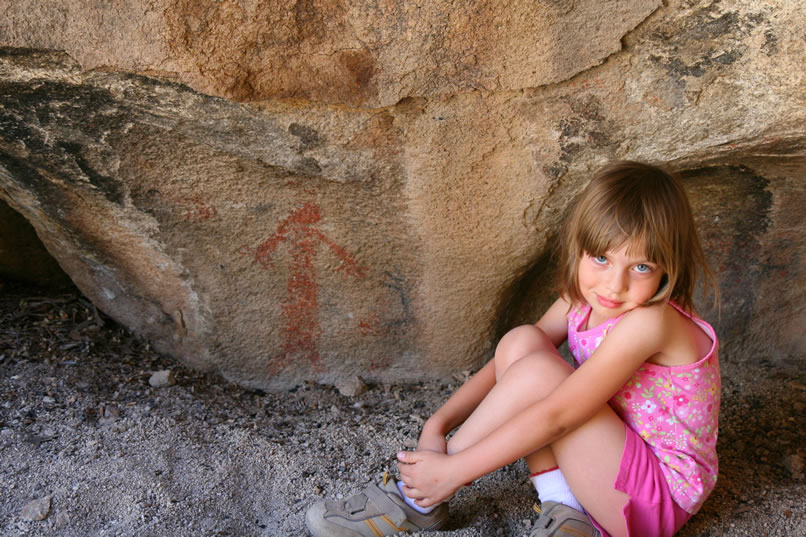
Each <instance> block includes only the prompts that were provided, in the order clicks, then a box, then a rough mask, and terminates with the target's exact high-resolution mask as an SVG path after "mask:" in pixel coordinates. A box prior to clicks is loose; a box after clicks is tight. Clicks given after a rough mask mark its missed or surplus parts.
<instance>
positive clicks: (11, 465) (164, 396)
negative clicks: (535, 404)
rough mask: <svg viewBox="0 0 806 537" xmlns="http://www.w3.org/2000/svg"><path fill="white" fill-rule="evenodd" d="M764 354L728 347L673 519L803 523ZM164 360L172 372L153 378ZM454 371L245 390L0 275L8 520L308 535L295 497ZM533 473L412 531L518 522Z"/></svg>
mask: <svg viewBox="0 0 806 537" xmlns="http://www.w3.org/2000/svg"><path fill="white" fill-rule="evenodd" d="M773 358H774V357H762V358H760V359H758V360H757V361H755V362H753V363H732V362H731V360H730V357H729V356H723V376H724V381H723V384H724V395H723V401H724V402H723V407H722V416H721V431H720V437H719V454H720V462H721V468H720V477H719V483H718V484H717V488H716V490H715V492H714V493H713V495H712V497H711V498H710V499H709V500H708V502H707V503H706V504H705V506H704V508H703V510H702V512H701V513H700V514H698V515H697V516H696V517H694V518H693V519H692V520H691V521H690V522H689V523H688V524H687V525H686V527H685V528H684V529H683V531H682V532H681V534H680V535H681V536H683V537H695V536H696V537H706V536H708V537H723V536H725V537H727V536H739V535H749V536H768V537H772V536H786V537H791V536H795V537H804V536H806V501H804V500H805V499H806V494H805V493H806V481H804V472H805V470H804V459H805V458H806V445H804V435H803V431H804V425H806V412H804V409H806V375H805V374H804V372H803V368H802V366H803V359H802V358H799V360H790V361H787V360H784V359H773ZM167 370H170V371H171V372H172V375H173V377H174V379H175V384H173V385H169V386H164V387H154V386H151V385H150V383H149V381H150V380H151V379H152V374H153V373H154V372H156V371H167ZM460 380H461V379H449V380H446V381H445V382H430V383H421V384H416V385H371V386H370V387H369V391H367V392H366V393H364V394H363V395H359V396H355V397H347V396H344V395H342V394H340V393H339V391H338V390H336V389H335V388H334V387H332V386H323V385H316V384H305V385H302V386H299V387H297V388H296V389H293V390H291V391H290V392H288V393H281V394H266V393H261V392H254V391H249V390H245V389H243V388H240V387H238V386H236V385H233V384H230V383H228V382H226V381H225V380H222V379H221V378H219V377H217V376H215V375H203V374H199V373H197V372H194V371H190V370H188V369H186V368H184V367H182V366H180V365H178V364H176V363H175V362H173V361H171V360H170V359H167V358H164V357H161V356H159V355H158V354H156V353H155V352H153V351H152V350H150V349H149V347H148V345H147V344H145V343H143V342H141V341H139V340H137V339H136V338H135V337H133V336H132V335H130V334H129V333H128V332H127V331H126V330H124V329H122V328H121V327H120V326H118V325H116V324H115V323H113V322H112V321H110V320H109V319H108V318H107V317H105V316H104V315H102V314H100V313H98V312H97V311H96V310H95V308H94V307H93V306H92V305H91V304H90V303H89V302H88V301H87V300H86V299H84V298H82V297H81V296H79V295H77V294H52V293H51V294H47V293H43V292H42V291H40V290H36V289H31V288H20V287H14V286H11V285H8V284H6V285H5V287H4V288H3V289H0V482H2V484H3V485H2V486H0V535H3V536H7V537H12V536H23V535H25V536H29V535H30V536H39V535H41V536H47V537H57V536H82V537H83V536H103V535H109V536H165V535H171V536H185V535H187V536H194V537H198V536H272V535H294V536H297V535H307V533H306V531H305V527H304V522H303V520H304V513H305V509H306V508H307V507H308V506H309V505H310V504H311V503H312V502H313V501H315V500H317V499H319V498H322V497H338V496H344V495H348V494H350V493H352V492H354V491H356V490H358V489H359V488H360V487H361V485H362V484H363V483H366V482H367V481H369V480H373V479H376V478H378V477H380V475H381V474H382V472H383V470H384V469H385V468H392V467H393V466H392V458H391V457H392V456H393V455H394V453H396V452H397V450H399V449H400V448H405V447H413V446H414V445H415V443H416V438H417V436H418V434H419V427H420V426H421V424H422V423H423V421H424V419H425V418H426V417H427V416H428V415H429V413H430V412H432V411H434V410H435V409H436V408H437V407H438V406H439V405H440V404H441V402H442V401H444V399H445V398H447V397H448V396H449V395H450V393H451V392H452V391H453V390H454V389H455V388H456V387H457V386H458V384H459V382H460ZM526 473H527V472H526V468H525V466H524V465H523V464H522V463H516V464H513V465H511V466H509V467H507V468H504V469H503V470H500V471H498V472H496V473H494V474H492V475H490V476H487V477H485V478H483V479H480V480H479V481H477V482H476V483H475V484H474V485H473V486H472V487H470V488H465V489H463V490H462V491H460V492H459V493H458V495H457V496H456V498H454V500H453V501H452V503H451V513H452V514H451V523H450V528H449V529H448V530H447V531H444V532H429V533H424V534H422V535H428V536H433V537H436V536H443V537H449V536H454V537H459V536H462V537H469V536H495V535H506V536H521V535H527V534H528V533H529V528H530V525H531V520H532V519H533V513H532V511H531V506H532V504H533V503H534V501H535V499H536V497H535V493H534V491H533V489H532V487H531V485H530V484H529V483H528V481H527V477H526ZM642 537H643V536H642Z"/></svg>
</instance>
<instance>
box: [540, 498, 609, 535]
mask: <svg viewBox="0 0 806 537" xmlns="http://www.w3.org/2000/svg"><path fill="white" fill-rule="evenodd" d="M535 508H536V509H537V506H535ZM539 512H540V516H539V517H538V519H537V520H536V521H535V523H534V524H533V526H534V529H533V530H532V533H530V534H529V537H602V534H601V533H600V532H599V530H597V529H596V528H594V527H593V524H592V523H591V521H590V519H589V518H588V515H586V514H585V513H583V512H581V511H577V510H576V509H574V508H572V507H568V506H567V505H563V504H561V503H557V502H543V505H542V508H541V509H540V511H539Z"/></svg>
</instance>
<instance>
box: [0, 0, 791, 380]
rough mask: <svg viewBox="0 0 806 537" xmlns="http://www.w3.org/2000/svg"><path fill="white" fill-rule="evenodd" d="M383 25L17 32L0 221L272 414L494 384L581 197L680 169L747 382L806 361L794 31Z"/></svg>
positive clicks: (549, 17) (726, 10) (42, 20)
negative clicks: (617, 182) (630, 174)
mask: <svg viewBox="0 0 806 537" xmlns="http://www.w3.org/2000/svg"><path fill="white" fill-rule="evenodd" d="M29 4H30V5H29ZM610 4H612V5H610ZM362 6H363V7H362V8H361V9H358V8H356V7H355V6H354V5H348V4H347V3H342V2H336V3H333V2H318V1H310V2H297V3H296V4H295V7H294V9H293V10H290V11H289V10H287V9H285V8H281V7H279V5H276V3H275V2H257V3H245V2H234V1H232V2H227V1H225V2H216V3H212V2H210V3H201V4H200V3H198V2H196V3H191V2H182V1H175V2H165V1H163V2H160V1H152V2H144V1H141V2H131V3H127V6H126V7H125V8H123V7H116V8H114V9H113V8H111V7H107V6H106V4H104V3H100V2H91V1H84V2H67V3H64V4H63V7H61V8H59V9H56V8H51V7H41V6H38V5H36V4H35V3H31V2H18V3H15V4H14V5H13V6H9V7H8V8H7V9H6V11H7V14H8V16H6V17H5V18H4V20H3V21H0V45H3V46H6V48H4V49H2V50H0V198H2V199H3V200H5V201H6V202H7V203H8V204H9V205H10V206H11V207H12V208H14V209H15V210H16V211H18V212H19V213H20V214H22V215H23V216H24V217H25V218H26V219H27V220H28V222H30V223H31V225H33V227H34V228H35V229H36V232H37V234H38V236H39V237H40V238H41V239H42V242H43V243H44V244H45V246H46V247H47V249H48V251H49V252H50V253H51V254H52V255H53V257H54V258H55V259H56V260H57V261H58V262H59V264H60V265H61V266H62V268H63V269H64V270H65V272H67V273H68V274H69V275H70V277H71V278H72V279H73V281H74V282H75V283H76V285H78V287H79V288H80V289H81V290H82V291H83V292H84V293H85V294H86V295H87V296H88V297H89V298H90V299H91V300H92V301H93V302H94V303H95V304H96V305H98V307H99V308H101V309H102V310H103V311H105V312H106V313H108V314H109V315H111V316H112V317H114V318H116V319H117V320H119V321H120V322H122V323H124V324H125V325H127V326H129V327H130V328H131V329H132V330H134V331H135V332H137V333H138V334H140V335H142V336H143V337H146V338H148V339H149V340H150V341H152V342H153V343H154V345H155V346H156V347H157V348H158V349H160V350H162V351H163V352H166V353H168V354H170V355H172V356H174V357H176V358H178V359H180V360H182V361H183V362H185V363H187V364H189V365H192V366H194V367H197V368H200V369H207V370H217V371H220V372H221V373H222V374H224V375H225V376H227V377H228V378H231V379H233V380H236V381H238V382H240V383H242V384H246V385H251V386H255V387H260V388H264V389H277V388H283V387H287V386H290V385H293V384H295V383H298V382H300V381H301V380H303V379H315V380H319V381H325V382H335V381H336V380H338V379H340V378H348V377H353V376H358V375H360V376H361V377H362V378H364V379H366V380H367V381H370V382H371V381H388V380H401V379H417V378H424V377H434V376H439V375H445V374H447V373H449V372H455V371H457V370H458V371H461V370H467V369H472V368H474V367H476V366H478V365H480V364H481V363H482V361H483V360H484V359H486V358H487V357H489V353H490V351H491V350H492V349H493V348H494V345H495V342H496V340H497V338H498V337H499V336H500V335H501V334H502V333H503V332H504V331H505V330H506V329H508V328H509V327H510V326H512V325H513V324H517V323H519V322H525V321H529V320H531V321H533V320H534V319H535V318H536V316H538V315H539V312H540V310H541V309H542V308H543V307H545V305H546V304H547V303H548V301H549V300H550V296H551V283H550V272H551V261H550V252H551V249H552V246H553V244H554V242H555V241H556V240H558V237H561V236H562V229H561V227H560V221H561V216H562V213H563V211H564V210H565V208H566V207H567V206H568V204H569V202H570V200H571V199H572V198H573V196H574V194H575V193H576V192H578V191H579V190H580V189H581V188H582V186H584V184H585V181H586V180H587V177H588V176H589V174H590V172H591V171H592V170H594V169H596V168H597V167H599V166H600V165H601V164H602V163H604V162H606V161H607V160H609V159H613V158H631V159H640V160H651V161H662V162H668V163H670V164H671V165H672V166H674V167H677V168H679V169H681V170H682V171H683V173H684V176H685V178H686V182H687V184H688V185H689V188H690V191H691V194H692V201H693V203H694V205H695V208H696V210H697V215H698V219H699V224H700V228H701V232H702V235H703V237H704V240H705V243H706V245H707V250H708V255H709V258H710V259H711V261H712V263H713V264H714V266H715V268H717V269H718V270H719V283H720V288H721V295H722V299H721V313H720V315H718V316H717V315H716V312H712V315H710V316H709V318H711V319H712V320H713V321H714V324H715V325H716V326H717V328H718V332H719V333H720V334H721V335H722V338H723V349H724V351H725V352H726V353H727V356H733V357H734V358H735V359H741V358H745V357H747V358H750V357H752V354H753V353H754V352H758V351H760V350H762V349H764V350H765V351H769V350H770V349H772V350H773V351H776V352H778V353H779V354H781V353H782V354H781V355H783V356H799V355H802V353H803V351H804V350H805V349H804V343H803V340H802V338H801V337H799V335H798V333H797V330H796V328H797V327H799V326H802V325H803V322H804V316H805V314H804V312H803V310H802V308H800V304H802V303H803V299H804V294H805V293H804V290H803V285H802V283H800V282H802V281H803V280H802V278H801V277H802V276H803V275H804V263H803V261H802V259H804V256H803V254H804V250H805V249H806V247H805V246H804V241H803V239H802V237H801V236H800V235H801V233H800V230H801V229H802V227H803V220H804V216H803V209H802V208H803V207H804V201H806V200H805V199H804V198H806V194H804V184H803V180H802V177H803V172H804V169H806V155H805V153H806V151H805V150H804V147H805V146H804V143H805V142H806V140H804V128H803V126H804V124H805V122H806V111H805V110H806V107H804V104H806V103H805V102H804V101H806V85H804V75H803V73H804V69H803V67H804V60H803V58H805V57H806V50H804V49H806V41H805V40H804V36H806V34H804V31H803V30H802V28H804V27H806V25H805V24H803V23H806V20H804V19H805V18H806V16H804V14H803V12H802V9H800V7H799V3H798V2H795V1H783V0H781V1H766V2H750V1H749V0H733V1H728V2H719V3H713V2H706V1H673V2H668V3H667V5H665V6H663V7H660V2H655V3H650V2H612V3H609V4H608V6H609V7H608V9H604V8H603V7H602V3H601V2H598V3H594V2H585V1H583V2H580V1H577V2H536V3H535V2H512V3H511V5H510V6H509V7H508V9H506V10H504V9H502V8H500V7H499V8H494V7H493V4H492V3H489V2H479V3H475V4H473V6H472V7H469V6H464V7H462V9H461V12H458V11H457V10H456V9H455V8H454V6H453V4H444V3H432V4H431V7H422V8H417V7H416V6H415V5H414V4H413V3H409V2H377V3H362ZM100 20H103V21H105V24H103V25H100V24H98V21H100ZM46 49H61V50H64V52H59V51H56V50H46ZM784 286H785V292H782V287H784ZM703 309H704V310H705V312H706V314H707V313H708V311H707V306H706V307H704V308H703Z"/></svg>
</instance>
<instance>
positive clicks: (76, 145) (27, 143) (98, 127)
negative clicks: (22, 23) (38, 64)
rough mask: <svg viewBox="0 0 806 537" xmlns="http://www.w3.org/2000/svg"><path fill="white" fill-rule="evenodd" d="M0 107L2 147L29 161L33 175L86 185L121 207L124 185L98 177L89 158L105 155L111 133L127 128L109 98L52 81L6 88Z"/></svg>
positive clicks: (12, 84) (8, 84)
mask: <svg viewBox="0 0 806 537" xmlns="http://www.w3.org/2000/svg"><path fill="white" fill-rule="evenodd" d="M0 102H2V103H3V107H2V108H0V147H3V146H4V147H5V148H6V149H7V151H8V152H13V153H15V154H17V157H18V158H25V159H26V160H28V161H29V162H30V165H31V168H32V169H33V168H37V169H42V170H43V171H47V172H49V173H52V174H54V175H57V176H59V178H60V179H62V180H64V181H68V182H69V181H72V182H75V183H76V184H80V183H82V182H88V183H89V184H92V185H93V186H94V187H95V188H97V189H98V191H99V192H101V193H102V194H103V195H104V196H105V197H106V198H107V199H109V200H110V201H112V202H114V203H121V202H122V201H123V197H124V195H123V193H124V188H123V184H122V182H120V181H118V180H116V179H114V178H112V177H109V176H107V175H104V174H103V173H101V172H99V171H97V170H96V169H95V168H94V167H93V165H91V164H90V161H89V160H88V158H87V156H88V154H92V152H94V151H103V149H102V148H104V146H105V145H106V144H105V143H104V142H103V141H102V138H103V137H104V136H105V135H106V134H107V133H109V132H112V131H115V130H118V129H121V128H123V124H124V118H123V114H122V113H121V112H120V110H119V109H118V108H119V106H118V103H116V102H114V99H113V98H112V96H111V95H110V94H109V92H107V91H104V90H99V89H97V88H93V87H88V86H75V85H70V84H66V83H63V82H54V81H34V82H28V83H16V82H2V83H0ZM23 155H24V157H23ZM101 157H102V155H101ZM37 175H38V174H37ZM30 176H31V174H22V177H30Z"/></svg>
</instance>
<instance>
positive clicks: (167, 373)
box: [148, 369, 176, 388]
mask: <svg viewBox="0 0 806 537" xmlns="http://www.w3.org/2000/svg"><path fill="white" fill-rule="evenodd" d="M148 383H149V384H150V385H151V386H153V387H154V388H165V387H167V386H173V385H174V384H176V379H174V372H173V371H171V370H170V369H165V370H163V371H154V373H153V374H152V375H151V378H150V379H148Z"/></svg>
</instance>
